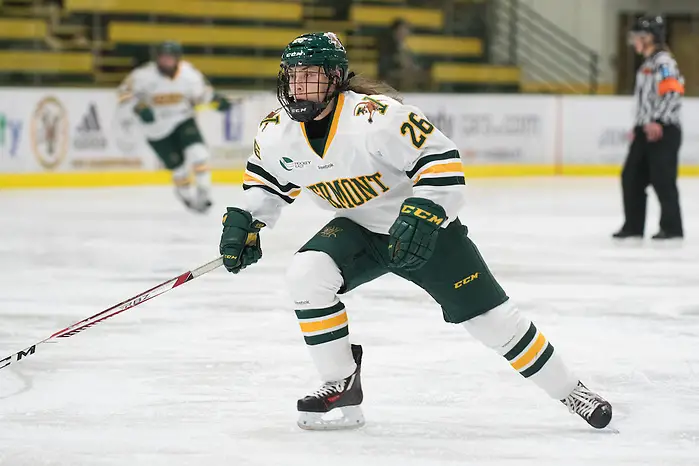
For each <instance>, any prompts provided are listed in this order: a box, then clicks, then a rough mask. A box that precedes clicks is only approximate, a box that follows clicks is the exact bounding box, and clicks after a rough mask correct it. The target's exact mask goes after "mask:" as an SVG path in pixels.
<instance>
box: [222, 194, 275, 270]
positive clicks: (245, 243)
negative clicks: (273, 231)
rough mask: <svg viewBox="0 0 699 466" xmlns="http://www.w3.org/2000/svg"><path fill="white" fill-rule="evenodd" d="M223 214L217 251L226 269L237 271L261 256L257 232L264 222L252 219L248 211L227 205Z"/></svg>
mask: <svg viewBox="0 0 699 466" xmlns="http://www.w3.org/2000/svg"><path fill="white" fill-rule="evenodd" d="M227 210H228V212H226V214H225V215H224V216H223V233H221V244H220V246H219V251H220V253H221V255H222V256H223V265H224V266H225V267H226V270H228V271H229V272H233V273H238V272H240V271H241V270H243V269H244V268H245V267H247V266H249V265H252V264H254V263H255V262H257V261H258V260H260V258H261V257H262V248H261V247H260V237H259V235H258V232H259V231H260V229H261V228H262V227H264V226H265V224H264V223H262V222H259V221H257V220H253V218H252V215H250V212H248V211H246V210H243V209H238V208H237V207H228V209H227Z"/></svg>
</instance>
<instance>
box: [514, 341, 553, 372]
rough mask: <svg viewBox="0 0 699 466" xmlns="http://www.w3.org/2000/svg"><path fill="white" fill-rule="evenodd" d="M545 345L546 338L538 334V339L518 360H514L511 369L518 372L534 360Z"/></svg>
mask: <svg viewBox="0 0 699 466" xmlns="http://www.w3.org/2000/svg"><path fill="white" fill-rule="evenodd" d="M545 344H546V337H544V334H543V333H540V334H539V337H538V338H537V339H536V341H535V342H534V344H533V345H532V346H530V347H529V349H528V350H527V352H526V353H524V354H523V355H522V356H520V357H519V358H517V359H515V360H514V361H512V363H511V365H512V367H514V368H515V370H520V369H521V368H523V367H524V366H526V365H527V364H529V363H530V362H532V361H533V360H534V358H536V356H537V354H539V352H540V351H541V349H542V348H543V347H544V345H545Z"/></svg>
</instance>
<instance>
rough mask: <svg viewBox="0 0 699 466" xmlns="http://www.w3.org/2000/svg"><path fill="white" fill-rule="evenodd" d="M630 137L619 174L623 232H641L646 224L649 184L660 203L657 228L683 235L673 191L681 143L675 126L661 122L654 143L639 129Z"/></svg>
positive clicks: (678, 201) (676, 192)
mask: <svg viewBox="0 0 699 466" xmlns="http://www.w3.org/2000/svg"><path fill="white" fill-rule="evenodd" d="M634 134H635V137H634V140H633V142H632V143H631V147H630V149H629V154H628V156H627V157H626V162H625V163H624V170H623V171H622V173H621V185H622V190H623V195H624V214H625V216H626V222H625V223H624V226H623V228H622V230H623V231H625V232H628V233H632V234H639V235H642V234H643V230H644V227H645V223H646V188H647V187H648V185H649V184H650V185H651V186H653V189H654V190H655V193H656V195H657V196H658V201H659V202H660V212H661V213H660V229H661V230H663V231H665V232H666V233H668V234H671V235H680V236H682V235H683V233H684V232H683V230H682V214H681V213H680V200H679V192H678V190H677V165H678V159H679V150H680V145H681V143H682V130H681V129H680V128H679V127H678V126H674V125H663V137H662V138H661V139H660V140H658V141H655V142H650V141H648V139H647V138H646V134H645V132H644V131H643V128H642V127H640V126H637V127H636V128H635V129H634Z"/></svg>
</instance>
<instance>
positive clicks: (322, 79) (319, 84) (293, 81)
mask: <svg viewBox="0 0 699 466" xmlns="http://www.w3.org/2000/svg"><path fill="white" fill-rule="evenodd" d="M327 90H328V77H327V76H326V75H325V72H324V71H323V69H322V68H321V67H320V66H296V67H293V68H291V69H289V91H290V93H291V95H292V97H294V98H295V99H298V100H310V101H312V102H322V101H323V99H325V94H326V92H327Z"/></svg>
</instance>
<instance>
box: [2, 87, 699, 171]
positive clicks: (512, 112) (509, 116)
mask: <svg viewBox="0 0 699 466" xmlns="http://www.w3.org/2000/svg"><path fill="white" fill-rule="evenodd" d="M229 95H230V96H231V98H232V101H233V108H232V109H231V110H230V111H228V112H226V113H219V112H215V111H212V110H201V111H199V112H198V113H197V121H198V124H199V127H200V129H201V131H202V134H203V136H204V139H205V141H206V143H207V144H208V146H209V149H210V152H211V154H212V158H211V166H212V167H213V168H214V169H219V170H240V169H242V168H243V167H244V164H245V160H246V159H247V157H248V156H249V154H250V153H251V149H252V142H253V139H254V137H255V134H256V132H257V129H258V125H259V121H260V120H261V119H262V118H263V117H264V116H265V115H267V114H268V113H269V112H270V111H271V110H273V109H275V108H277V107H278V106H279V104H278V102H277V100H276V97H275V96H274V95H273V94H271V93H266V92H258V93H240V92H231V93H229ZM404 97H405V102H406V103H410V104H414V105H417V106H418V107H419V108H420V109H421V110H422V112H423V113H425V114H426V115H427V116H428V117H429V118H430V120H431V121H432V122H433V123H434V124H435V126H437V127H438V128H440V129H441V130H442V131H443V132H445V133H446V134H447V135H448V136H449V137H450V138H452V139H453V140H454V142H455V143H456V144H457V146H458V148H459V150H460V152H461V156H462V160H463V161H464V164H466V165H471V166H484V167H488V166H507V167H510V168H514V169H515V171H516V169H517V168H518V167H521V168H526V167H540V168H541V167H543V168H544V169H545V168H547V167H548V168H551V170H550V172H551V173H553V168H554V167H556V169H560V168H565V167H567V166H606V167H609V166H619V165H621V163H622V162H623V159H624V157H625V156H626V152H627V150H628V144H629V142H628V139H627V134H628V132H629V131H630V130H631V128H632V125H633V99H632V98H631V97H619V96H616V97H609V96H595V97H590V96H534V95H472V94H407V95H405V96H404ZM683 115H684V122H685V123H684V137H683V145H682V149H681V157H680V161H681V164H684V165H694V166H696V165H699V99H696V98H686V99H684V110H683ZM140 125H141V123H140V122H139V121H138V119H137V118H136V116H135V115H133V113H132V112H131V111H130V109H129V108H126V107H119V106H118V105H117V100H116V92H115V91H114V90H111V89H109V90H108V89H102V90H97V89H90V90H79V89H72V90H67V89H50V88H35V89H7V88H0V174H7V173H10V174H11V173H47V172H48V173H53V172H59V173H60V172H87V173H91V172H105V171H131V170H136V171H153V170H157V169H160V168H162V167H161V165H160V162H159V161H158V159H157V157H156V156H155V154H154V153H153V151H152V150H151V149H150V146H149V145H148V144H147V143H146V141H145V139H144V136H143V133H142V131H141V130H140ZM397 131H398V129H397ZM540 171H541V170H540ZM543 171H544V172H545V171H546V170H543Z"/></svg>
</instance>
